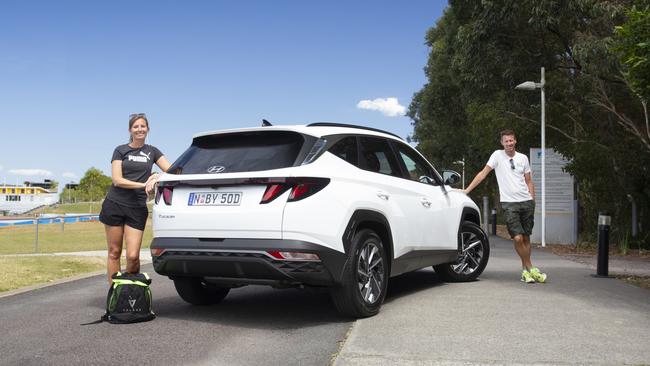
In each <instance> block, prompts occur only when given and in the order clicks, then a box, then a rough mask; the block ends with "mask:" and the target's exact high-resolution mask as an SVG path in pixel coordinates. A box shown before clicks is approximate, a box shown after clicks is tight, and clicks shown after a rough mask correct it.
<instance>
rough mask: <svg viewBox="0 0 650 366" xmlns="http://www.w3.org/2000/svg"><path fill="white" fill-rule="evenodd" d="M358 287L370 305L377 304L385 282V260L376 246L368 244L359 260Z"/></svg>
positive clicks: (360, 254)
mask: <svg viewBox="0 0 650 366" xmlns="http://www.w3.org/2000/svg"><path fill="white" fill-rule="evenodd" d="M357 274H358V287H359V293H360V294H361V298H362V299H363V300H364V301H365V302H366V303H369V304H373V303H375V302H376V301H377V300H378V299H379V298H381V295H382V293H381V292H382V288H383V283H384V280H385V278H384V277H385V271H384V260H383V258H382V255H381V251H380V249H379V247H377V245H376V244H374V243H372V242H368V243H366V244H365V245H364V246H363V248H361V251H360V253H359V257H358V259H357Z"/></svg>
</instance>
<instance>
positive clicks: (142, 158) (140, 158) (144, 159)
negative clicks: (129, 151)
mask: <svg viewBox="0 0 650 366" xmlns="http://www.w3.org/2000/svg"><path fill="white" fill-rule="evenodd" d="M140 155H142V156H134V155H127V158H128V159H129V161H137V162H138V163H146V162H148V161H149V160H151V158H150V157H149V155H151V152H149V154H145V153H144V152H143V151H140Z"/></svg>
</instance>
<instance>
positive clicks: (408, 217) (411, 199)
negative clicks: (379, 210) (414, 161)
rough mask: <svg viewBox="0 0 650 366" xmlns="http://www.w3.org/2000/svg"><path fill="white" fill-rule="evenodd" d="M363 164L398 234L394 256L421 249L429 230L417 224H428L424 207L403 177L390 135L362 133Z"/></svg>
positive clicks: (360, 158) (360, 146)
mask: <svg viewBox="0 0 650 366" xmlns="http://www.w3.org/2000/svg"><path fill="white" fill-rule="evenodd" d="M359 162H360V168H361V169H363V170H366V171H368V172H370V173H368V178H367V179H368V180H369V181H371V182H373V187H372V189H374V190H376V192H374V193H375V194H376V196H377V197H378V199H379V201H383V202H385V205H386V210H387V212H386V214H387V218H388V219H389V221H390V225H391V231H392V232H393V233H394V235H395V241H394V243H393V246H394V257H395V258H399V257H400V256H402V255H404V254H407V253H409V252H412V251H415V250H419V249H420V248H422V246H423V245H425V238H426V233H425V232H423V231H422V230H420V229H418V228H422V227H423V226H425V224H426V218H425V217H424V214H425V213H426V212H425V211H426V210H425V209H424V207H423V206H422V204H421V203H419V201H418V197H419V193H418V192H416V191H414V190H413V188H412V187H410V186H409V185H410V184H411V183H412V182H410V181H407V180H406V179H404V172H403V169H402V168H401V166H400V163H399V161H398V158H397V156H396V155H395V153H394V149H393V148H392V147H391V146H390V143H389V141H388V139H386V138H380V137H369V136H364V137H359Z"/></svg>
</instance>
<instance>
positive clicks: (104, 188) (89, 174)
mask: <svg viewBox="0 0 650 366" xmlns="http://www.w3.org/2000/svg"><path fill="white" fill-rule="evenodd" d="M111 184H112V180H111V178H110V177H107V176H106V175H104V173H102V171H101V170H99V169H97V168H94V167H92V168H90V169H88V170H87V171H86V173H85V174H84V176H83V178H81V180H80V181H79V187H77V190H78V191H79V192H80V198H81V199H82V200H85V201H97V200H100V199H101V198H102V197H104V196H106V193H107V192H108V189H109V188H110V186H111Z"/></svg>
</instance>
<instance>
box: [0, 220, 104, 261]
mask: <svg viewBox="0 0 650 366" xmlns="http://www.w3.org/2000/svg"><path fill="white" fill-rule="evenodd" d="M98 220H99V215H97V214H75V215H55V214H51V215H42V216H40V217H34V218H21V219H15V220H0V235H5V233H6V235H14V236H15V238H11V237H8V238H1V239H3V240H0V242H1V243H7V242H11V243H12V244H14V243H15V242H19V243H20V247H21V248H20V249H19V250H18V251H19V252H25V251H26V248H25V245H26V244H27V243H26V241H27V240H29V239H28V238H27V237H26V235H27V234H28V233H29V232H30V231H31V232H32V233H33V245H34V253H39V252H40V250H39V240H41V239H42V238H41V235H39V233H40V232H41V231H43V229H42V226H43V225H47V226H48V230H47V232H48V233H52V232H54V231H53V230H52V229H53V227H50V225H58V226H59V227H60V230H55V231H56V232H58V233H61V234H63V233H65V231H66V224H74V223H79V222H94V221H98ZM12 227H14V228H15V230H11V228H12ZM30 227H33V230H29V228H30ZM29 237H32V235H29Z"/></svg>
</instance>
